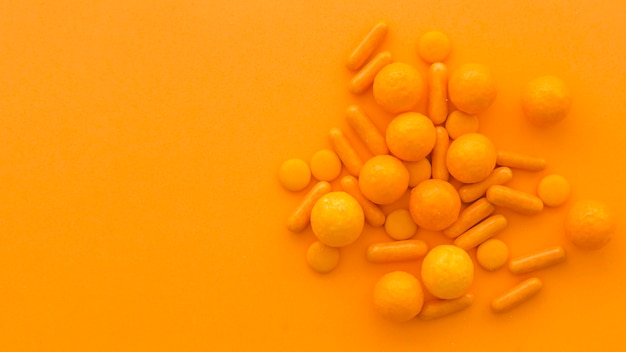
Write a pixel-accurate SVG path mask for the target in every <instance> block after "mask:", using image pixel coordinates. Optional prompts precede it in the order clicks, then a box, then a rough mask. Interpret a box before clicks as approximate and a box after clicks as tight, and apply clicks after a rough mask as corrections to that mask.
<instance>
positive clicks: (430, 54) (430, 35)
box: [417, 31, 452, 63]
mask: <svg viewBox="0 0 626 352" xmlns="http://www.w3.org/2000/svg"><path fill="white" fill-rule="evenodd" d="M451 49H452V45H451V44H450V39H448V36H447V35H445V34H444V33H442V32H440V31H430V32H427V33H425V34H424V35H422V37H421V38H420V40H419V43H418V46H417V51H418V53H419V55H420V57H421V58H422V59H423V60H424V61H426V62H428V63H433V62H441V61H444V60H445V59H446V58H447V57H448V55H450V51H451Z"/></svg>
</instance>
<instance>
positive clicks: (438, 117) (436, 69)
mask: <svg viewBox="0 0 626 352" xmlns="http://www.w3.org/2000/svg"><path fill="white" fill-rule="evenodd" d="M427 103H428V104H427V105H426V111H427V113H426V115H428V118H430V120H431V121H432V122H433V123H434V124H435V125H440V124H442V123H443V122H444V121H446V118H447V117H448V67H447V66H446V65H445V64H443V63H441V62H435V63H434V64H432V65H430V69H429V70H428V101H427Z"/></svg>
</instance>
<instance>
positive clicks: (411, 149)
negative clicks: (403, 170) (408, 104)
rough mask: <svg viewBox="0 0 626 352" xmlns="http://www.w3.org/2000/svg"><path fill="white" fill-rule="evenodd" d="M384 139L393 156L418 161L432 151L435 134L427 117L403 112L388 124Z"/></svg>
mask: <svg viewBox="0 0 626 352" xmlns="http://www.w3.org/2000/svg"><path fill="white" fill-rule="evenodd" d="M385 139H386V141H387V146H388V147H389V150H390V151H391V153H392V154H393V155H395V156H396V157H398V158H399V159H402V160H405V161H418V160H421V159H424V158H425V157H426V156H427V155H428V154H429V153H430V152H431V151H432V150H433V147H434V146H435V142H436V140H437V133H436V131H435V126H434V125H433V123H432V121H430V119H429V118H428V117H426V116H424V115H422V114H419V113H417V112H405V113H403V114H400V115H398V116H396V117H395V118H394V119H393V120H392V121H391V122H390V123H389V125H388V126H387V132H386V138H385Z"/></svg>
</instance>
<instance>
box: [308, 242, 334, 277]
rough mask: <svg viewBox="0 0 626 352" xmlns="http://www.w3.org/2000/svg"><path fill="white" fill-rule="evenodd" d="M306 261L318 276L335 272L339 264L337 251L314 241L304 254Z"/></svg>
mask: <svg viewBox="0 0 626 352" xmlns="http://www.w3.org/2000/svg"><path fill="white" fill-rule="evenodd" d="M306 261H307V263H308V264H309V266H310V267H311V269H313V270H315V271H317V272H318V273H320V274H327V273H329V272H331V271H333V270H335V268H336V267H337V265H338V264H339V249H338V248H335V247H330V246H327V245H325V244H323V243H322V242H320V241H315V242H313V243H311V245H310V246H309V249H308V250H307V252H306Z"/></svg>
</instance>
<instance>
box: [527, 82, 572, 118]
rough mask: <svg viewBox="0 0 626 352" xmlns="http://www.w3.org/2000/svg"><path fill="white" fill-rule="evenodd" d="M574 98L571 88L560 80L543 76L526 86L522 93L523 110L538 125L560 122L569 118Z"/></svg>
mask: <svg viewBox="0 0 626 352" xmlns="http://www.w3.org/2000/svg"><path fill="white" fill-rule="evenodd" d="M571 103H572V98H571V96H570V92H569V88H568V87H567V85H566V84H565V83H564V82H563V81H562V80H561V79H559V78H557V77H554V76H542V77H538V78H535V79H534V80H532V81H530V82H529V83H528V84H527V85H526V89H524V92H523V93H522V110H523V111H524V114H525V115H526V117H527V118H528V119H529V120H530V121H531V122H533V123H534V124H537V125H540V126H541V125H548V124H553V123H556V122H559V121H561V120H563V119H564V118H565V116H567V113H568V112H569V108H570V105H571Z"/></svg>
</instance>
